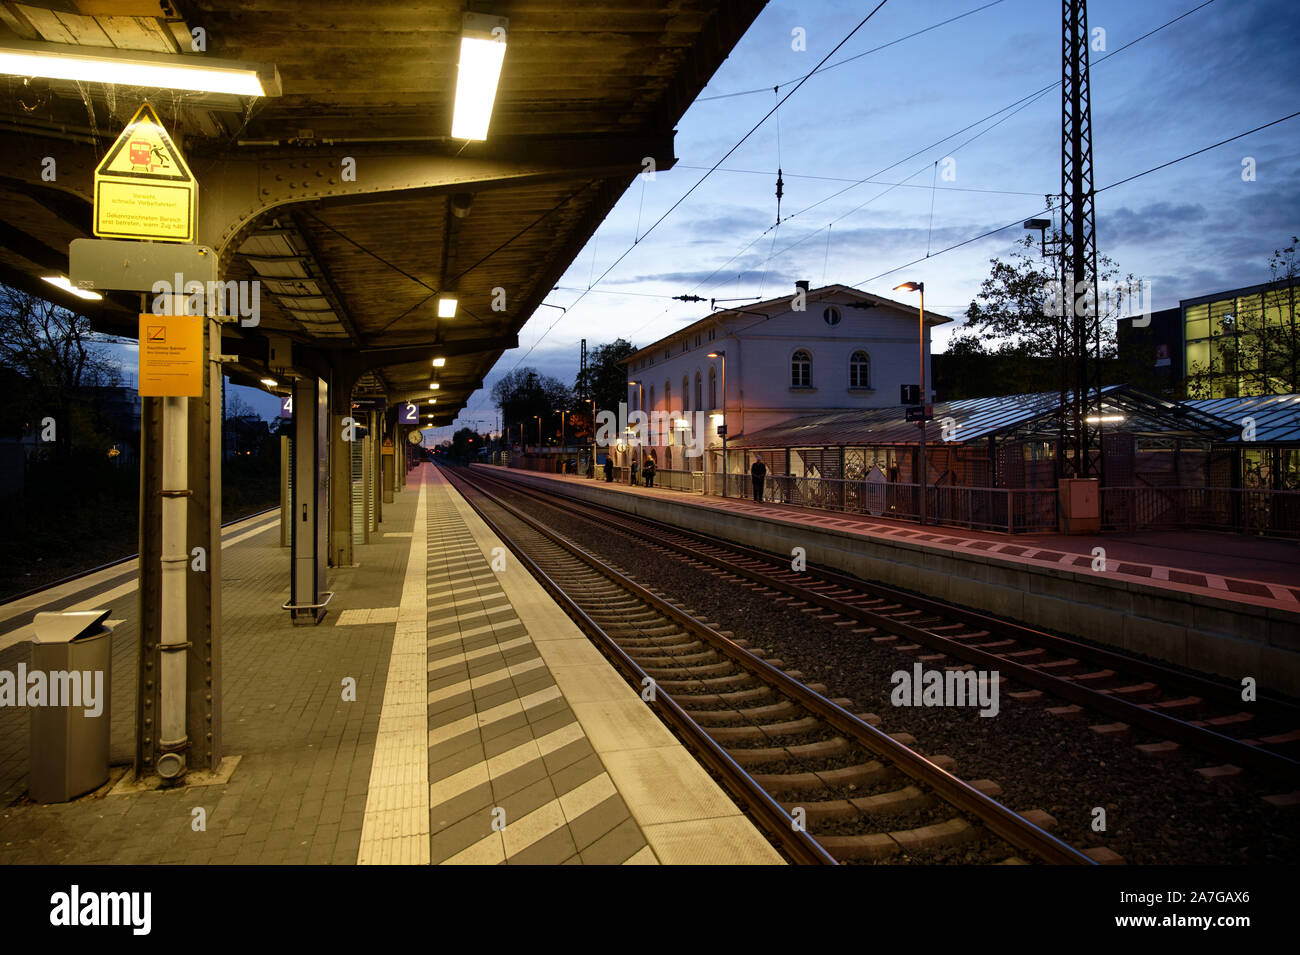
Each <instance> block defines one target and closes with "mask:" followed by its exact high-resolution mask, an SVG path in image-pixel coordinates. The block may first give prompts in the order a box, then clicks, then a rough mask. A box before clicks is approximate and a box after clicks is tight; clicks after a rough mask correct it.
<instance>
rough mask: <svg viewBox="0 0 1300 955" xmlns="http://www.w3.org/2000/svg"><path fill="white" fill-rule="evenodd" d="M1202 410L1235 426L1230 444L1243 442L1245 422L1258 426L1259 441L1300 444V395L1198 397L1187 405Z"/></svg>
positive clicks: (1256, 431) (1257, 438)
mask: <svg viewBox="0 0 1300 955" xmlns="http://www.w3.org/2000/svg"><path fill="white" fill-rule="evenodd" d="M1185 403H1186V404H1187V405H1189V406H1190V407H1192V408H1195V409H1196V410H1198V411H1203V412H1205V413H1206V414H1212V415H1215V416H1216V417H1219V418H1223V419H1225V420H1227V421H1229V422H1231V423H1232V426H1233V427H1234V428H1235V432H1234V434H1233V435H1232V437H1231V438H1230V439H1229V440H1230V441H1241V440H1242V434H1241V432H1242V429H1243V427H1244V424H1243V422H1244V420H1245V419H1246V418H1251V419H1253V421H1254V424H1255V440H1256V441H1259V442H1265V443H1268V444H1297V443H1300V395H1257V396H1255V397H1251V398H1194V399H1192V400H1190V401H1187V402H1185Z"/></svg>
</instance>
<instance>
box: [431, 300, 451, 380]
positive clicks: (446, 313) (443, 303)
mask: <svg viewBox="0 0 1300 955" xmlns="http://www.w3.org/2000/svg"><path fill="white" fill-rule="evenodd" d="M438 317H439V318H455V317H456V296H454V295H439V296H438ZM434 364H435V365H436V364H438V363H437V362H436V361H435V362H434Z"/></svg>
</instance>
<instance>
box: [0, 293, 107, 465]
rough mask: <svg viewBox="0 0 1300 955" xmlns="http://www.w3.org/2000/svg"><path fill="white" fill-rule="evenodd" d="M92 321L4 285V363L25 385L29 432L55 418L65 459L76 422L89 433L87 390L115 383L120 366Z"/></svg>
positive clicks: (0, 334)
mask: <svg viewBox="0 0 1300 955" xmlns="http://www.w3.org/2000/svg"><path fill="white" fill-rule="evenodd" d="M96 344H97V339H96V336H95V333H94V331H93V330H92V329H91V327H90V320H89V319H87V318H86V317H85V316H83V315H78V314H76V313H75V312H71V311H69V310H68V309H66V308H63V307H62V306H59V305H56V304H54V303H53V302H48V301H46V300H45V299H43V298H40V297H38V296H36V295H32V294H30V293H28V292H23V291H19V290H17V289H12V288H9V287H7V286H3V285H0V365H2V366H4V367H6V368H10V369H12V370H13V371H14V372H16V373H17V374H18V375H20V376H21V377H22V379H23V380H24V382H25V388H24V390H23V392H22V393H21V394H20V395H18V396H16V398H17V403H18V409H17V410H20V411H21V412H22V414H23V416H24V419H25V421H26V423H27V425H28V427H29V428H34V429H39V427H40V422H41V420H42V419H43V418H46V417H49V418H53V419H54V422H55V425H56V428H55V448H56V452H57V454H58V455H59V456H60V457H66V456H67V454H68V451H69V450H70V448H71V439H72V431H73V430H74V422H75V423H76V425H77V429H78V430H85V428H86V426H87V422H89V421H90V420H91V419H90V416H89V411H90V409H89V408H88V407H86V404H87V403H86V402H85V401H83V400H81V397H82V396H81V393H82V392H83V391H84V389H87V388H92V387H102V386H108V385H115V384H117V383H118V380H119V375H118V367H117V365H116V363H114V362H113V361H111V360H110V359H109V358H108V357H107V356H106V355H105V354H103V352H101V351H100V350H99V349H98V348H96V347H95V345H96Z"/></svg>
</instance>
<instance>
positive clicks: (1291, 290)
mask: <svg viewBox="0 0 1300 955" xmlns="http://www.w3.org/2000/svg"><path fill="white" fill-rule="evenodd" d="M1298 245H1300V238H1298V237H1296V236H1292V237H1291V244H1290V245H1289V246H1287V247H1286V248H1283V249H1274V250H1273V255H1272V256H1271V257H1270V259H1269V275H1270V279H1269V282H1268V284H1267V287H1266V288H1265V289H1264V291H1263V292H1262V293H1261V294H1258V295H1248V296H1241V297H1239V298H1238V299H1237V300H1236V304H1235V305H1234V306H1233V310H1232V311H1231V312H1229V313H1227V314H1217V315H1210V320H1209V334H1210V339H1209V343H1208V347H1206V348H1205V352H1206V355H1207V358H1206V359H1204V360H1193V361H1191V364H1190V367H1189V368H1188V369H1187V393H1188V395H1190V396H1192V397H1203V398H1220V397H1227V398H1235V397H1238V396H1242V395H1288V394H1295V393H1296V392H1300V327H1297V324H1296V305H1297V302H1296V294H1297V285H1298V284H1300V262H1297V260H1296V247H1297V246H1298ZM1207 311H1208V309H1207ZM1190 350H1191V349H1189V352H1190Z"/></svg>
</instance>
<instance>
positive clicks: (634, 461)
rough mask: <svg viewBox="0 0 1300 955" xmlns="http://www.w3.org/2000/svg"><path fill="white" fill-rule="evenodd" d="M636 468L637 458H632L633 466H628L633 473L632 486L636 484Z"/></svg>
mask: <svg viewBox="0 0 1300 955" xmlns="http://www.w3.org/2000/svg"><path fill="white" fill-rule="evenodd" d="M636 468H637V464H636V458H633V459H632V464H631V466H630V467H629V468H628V471H629V472H631V474H632V486H633V487H635V486H636Z"/></svg>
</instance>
